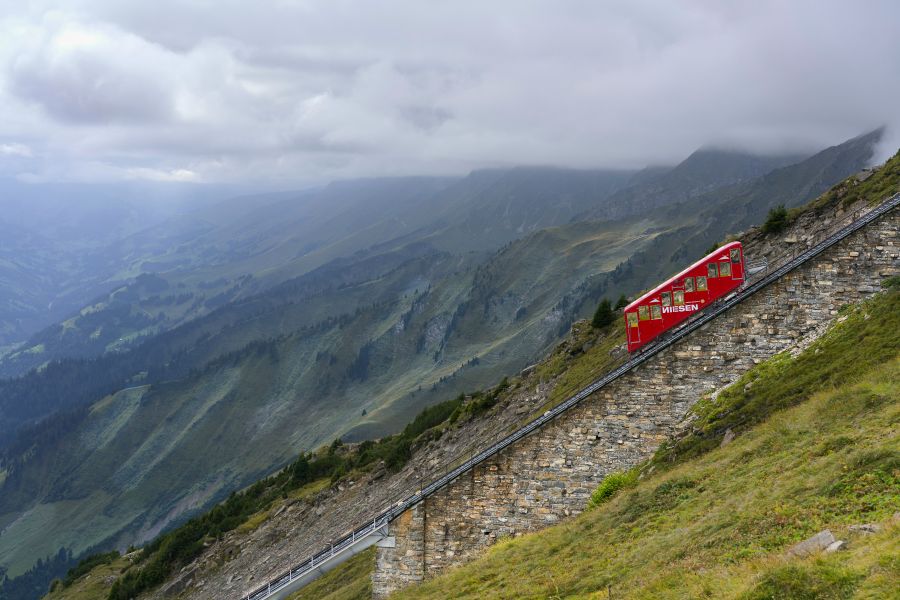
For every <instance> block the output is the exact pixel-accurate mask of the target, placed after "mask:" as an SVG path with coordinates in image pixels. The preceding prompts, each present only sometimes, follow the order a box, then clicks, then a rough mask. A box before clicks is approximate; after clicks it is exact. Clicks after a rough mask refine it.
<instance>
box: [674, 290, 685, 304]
mask: <svg viewBox="0 0 900 600" xmlns="http://www.w3.org/2000/svg"><path fill="white" fill-rule="evenodd" d="M675 306H684V292H682V291H681V290H679V291H677V292H675Z"/></svg>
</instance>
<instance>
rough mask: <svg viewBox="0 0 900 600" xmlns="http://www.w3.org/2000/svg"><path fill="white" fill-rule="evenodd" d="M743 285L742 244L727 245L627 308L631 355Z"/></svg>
mask: <svg viewBox="0 0 900 600" xmlns="http://www.w3.org/2000/svg"><path fill="white" fill-rule="evenodd" d="M743 281H744V249H743V247H742V246H741V243H740V242H731V243H730V244H725V245H724V246H722V247H721V248H719V249H718V250H716V251H715V252H713V253H711V254H708V255H707V256H705V257H704V258H703V259H701V260H698V261H697V262H695V263H694V264H692V265H691V266H690V267H688V268H687V269H685V270H684V271H682V272H681V273H679V274H678V275H676V276H675V277H672V278H671V279H669V280H667V281H666V282H664V283H662V284H660V285H659V286H657V287H655V288H653V289H652V290H650V291H649V292H647V293H646V294H644V295H643V296H641V297H640V298H638V299H637V300H635V301H634V302H632V303H631V304H629V305H628V306H626V307H625V330H626V331H627V332H628V333H627V336H628V351H629V352H634V351H635V350H637V349H638V348H640V347H642V346H644V345H645V344H647V343H649V342H651V341H653V340H654V339H655V338H656V337H657V336H659V335H660V334H661V333H663V332H664V331H666V330H668V329H671V328H672V327H674V326H675V325H678V324H679V323H681V322H682V321H684V320H685V319H687V318H688V317H690V316H691V315H692V314H694V313H696V312H697V311H700V310H703V309H704V308H706V306H707V305H708V304H709V303H710V302H713V301H714V300H716V299H717V298H721V297H722V296H725V295H726V294H728V293H729V292H731V291H732V290H734V289H735V288H737V287H738V286H740V285H741V283H743Z"/></svg>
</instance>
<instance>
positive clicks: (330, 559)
mask: <svg viewBox="0 0 900 600" xmlns="http://www.w3.org/2000/svg"><path fill="white" fill-rule="evenodd" d="M898 205H900V194H896V195H894V196H892V197H891V198H889V199H888V200H886V201H885V202H883V203H882V204H880V205H879V206H877V207H875V208H873V209H871V210H869V211H868V212H865V213H864V214H862V215H861V216H858V218H854V219H853V220H851V221H850V223H849V224H848V225H846V226H843V227H840V228H839V229H837V230H836V231H833V232H832V233H830V234H828V235H827V236H825V237H824V239H822V240H821V241H819V242H818V243H816V244H814V245H813V246H811V247H809V248H808V249H806V250H805V251H803V252H800V253H798V254H796V255H794V256H793V257H791V258H789V259H787V260H786V261H785V262H784V263H783V264H781V266H779V267H778V268H776V269H773V270H771V271H769V270H768V269H766V272H764V273H762V274H760V275H759V277H758V278H757V279H756V280H755V281H752V282H751V281H747V282H746V283H745V284H744V287H743V288H742V289H740V290H739V291H738V292H737V293H735V294H734V295H733V296H730V297H726V298H725V299H724V300H721V301H719V302H718V303H714V304H713V305H711V306H709V307H708V308H706V309H705V310H704V311H703V312H702V313H700V314H699V315H698V316H697V317H695V318H693V319H692V320H690V321H688V322H687V323H686V324H684V325H682V326H681V327H679V328H677V329H675V330H672V331H670V332H668V333H667V334H664V335H663V336H662V337H661V338H658V339H657V340H656V341H655V342H653V343H651V344H649V345H647V346H645V347H644V348H643V349H642V351H641V352H640V354H638V355H637V356H635V357H633V358H631V359H630V360H628V361H627V362H625V363H624V364H622V365H621V366H619V367H618V368H616V369H614V370H612V371H610V372H609V373H607V374H606V375H604V376H603V377H601V378H599V379H597V380H596V381H594V382H593V383H591V384H590V385H588V386H587V387H585V388H583V389H582V390H581V391H580V392H578V393H577V394H575V395H574V396H571V397H570V398H568V399H567V400H565V401H564V402H562V403H560V404H558V405H557V406H555V407H554V408H552V409H550V410H548V411H547V412H545V413H544V414H543V415H541V416H540V417H537V418H536V419H534V420H533V421H531V422H530V423H528V424H527V425H525V426H523V427H521V428H519V429H518V430H516V431H514V432H513V433H511V434H509V435H507V436H506V437H504V438H503V439H501V440H500V441H498V442H496V443H494V444H493V445H491V446H489V447H488V448H486V449H484V450H482V451H481V452H479V453H477V454H475V455H474V456H472V457H471V458H469V459H468V460H466V461H464V462H463V463H461V464H460V465H459V466H457V467H456V468H454V469H452V470H451V471H449V472H447V473H446V474H445V475H443V476H442V477H440V478H438V479H436V480H435V481H433V482H432V483H430V484H428V485H427V486H425V487H423V488H422V489H420V490H418V491H416V492H415V493H414V494H412V495H410V496H407V497H405V498H404V499H402V500H400V501H399V502H397V503H396V504H393V505H391V507H390V508H388V509H386V510H384V511H383V512H381V513H379V514H378V516H376V517H375V518H373V519H372V520H370V521H367V522H366V523H365V524H364V525H362V526H361V527H359V528H358V529H355V530H353V531H352V532H351V533H349V534H347V535H345V536H344V537H342V538H340V539H338V540H336V541H335V542H334V543H332V544H331V545H330V546H329V547H327V548H325V549H323V550H321V551H320V552H318V553H316V554H314V555H312V556H310V557H309V558H307V559H306V560H304V561H303V562H301V563H298V564H297V565H295V566H294V567H293V568H291V569H290V570H289V571H285V572H284V573H282V574H281V575H279V576H277V577H275V578H273V579H272V580H271V581H269V582H267V583H265V584H263V585H261V586H260V587H258V588H256V589H255V590H253V591H252V592H250V593H249V594H246V595H244V596H242V597H241V600H270V599H271V600H278V599H280V598H284V597H285V596H287V595H288V594H290V593H292V592H294V591H296V590H298V589H299V588H301V587H303V585H305V584H306V583H308V582H309V581H311V580H312V579H314V578H315V577H317V576H318V575H319V574H320V573H324V572H325V571H327V570H329V569H331V568H333V567H334V566H336V565H337V564H339V563H341V562H343V561H344V560H346V559H347V558H349V557H350V556H352V555H354V554H356V553H358V552H360V551H361V550H362V549H364V548H368V547H369V546H371V545H373V544H375V543H377V542H378V541H380V540H382V539H384V538H386V536H387V525H388V524H389V523H390V522H391V521H393V520H394V519H396V518H397V517H399V516H400V515H401V514H403V513H404V512H405V511H407V510H408V509H410V508H412V507H413V506H415V505H416V504H418V503H419V502H421V501H422V500H424V499H425V498H427V497H428V496H430V495H432V494H434V493H435V492H437V491H439V490H440V489H442V488H444V487H446V486H447V485H449V484H451V483H452V482H453V481H454V480H455V479H457V478H458V477H459V476H460V475H463V474H464V473H467V472H468V471H470V470H471V469H473V468H475V467H476V466H478V465H479V464H481V463H482V462H484V461H485V460H487V459H489V458H491V457H492V456H494V455H495V454H497V453H498V452H501V451H502V450H504V449H505V448H507V447H509V446H511V445H512V444H515V443H516V442H518V441H519V440H521V439H523V438H525V437H527V436H528V435H530V434H532V433H534V432H535V431H537V430H538V429H540V428H542V427H543V426H544V425H546V424H547V423H549V422H551V421H553V420H554V419H556V417H558V416H560V415H561V414H563V413H564V412H566V411H567V410H569V409H570V408H572V407H573V406H575V405H576V404H578V403H580V402H581V401H582V400H584V399H585V398H587V397H588V396H590V395H591V394H593V393H594V392H596V391H597V390H599V389H600V388H602V387H603V386H605V385H608V384H609V383H611V382H613V381H615V380H616V379H618V378H619V377H621V376H622V375H624V374H625V373H628V372H629V371H632V370H634V369H635V368H637V367H638V366H640V365H642V364H643V363H645V362H647V361H648V360H650V358H652V357H653V356H655V355H657V354H659V353H660V352H662V351H663V350H665V349H666V348H669V347H670V346H672V345H673V344H675V343H677V342H679V341H681V340H682V339H684V338H685V337H687V336H688V335H690V334H691V333H693V332H694V331H696V330H698V329H700V328H701V327H703V326H704V325H706V324H707V323H709V322H710V321H712V320H713V319H715V318H716V317H718V316H719V315H721V314H723V313H725V312H727V311H729V310H731V308H732V307H734V306H736V305H738V304H740V303H741V302H743V301H744V300H746V299H747V298H749V297H750V296H752V295H754V294H756V293H757V292H759V291H760V290H762V289H763V288H765V287H767V286H768V285H770V284H772V283H774V282H776V281H778V280H779V279H780V278H781V277H783V276H784V275H786V274H787V273H790V272H791V271H793V270H794V269H796V268H797V267H799V266H800V265H802V264H803V263H805V262H807V261H808V260H810V259H812V258H814V257H816V256H817V255H819V254H821V253H822V252H824V251H825V250H827V249H828V248H830V247H831V246H833V245H834V244H836V243H838V242H839V241H841V240H842V239H844V238H846V237H847V236H849V235H850V234H852V233H854V232H856V231H858V230H859V229H862V228H863V227H865V226H866V225H868V224H870V223H872V222H873V221H876V220H877V219H879V218H880V217H881V216H883V215H885V214H887V213H889V212H890V211H892V210H893V209H895V208H897V206H898ZM850 216H851V217H856V216H857V213H854V214H853V215H850ZM841 222H843V221H841Z"/></svg>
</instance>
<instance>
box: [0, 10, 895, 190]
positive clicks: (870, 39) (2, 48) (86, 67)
mask: <svg viewBox="0 0 900 600" xmlns="http://www.w3.org/2000/svg"><path fill="white" fill-rule="evenodd" d="M733 5H736V6H733ZM880 124H887V125H888V126H889V127H891V128H892V131H891V133H890V134H889V136H888V137H889V139H890V141H889V142H887V143H886V144H885V147H884V148H883V149H882V158H883V157H885V156H887V155H889V154H892V153H893V151H895V150H896V149H897V146H898V140H900V135H897V133H896V132H897V131H898V129H900V2H896V1H895V0H885V1H881V2H870V1H864V2H846V1H842V2H830V1H828V2H826V1H821V0H816V1H810V2H783V1H772V2H767V1H752V2H751V1H747V2H719V1H716V0H709V1H705V2H677V3H676V2H671V1H669V0H660V1H648V2H636V1H633V0H629V1H628V2H598V1H596V0H593V1H585V2H565V1H561V0H554V1H548V2H529V1H524V0H509V1H485V0H479V1H476V2H466V1H461V0H453V1H425V0H409V1H398V2H374V1H357V2H352V1H341V0H322V1H316V2H306V1H292V0H269V1H262V0H253V1H246V0H245V1H231V0H192V1H189V0H152V1H148V0H140V1H128V0H96V1H91V0H70V1H66V2H41V1H35V2H28V1H22V0H17V1H7V0H0V177H16V178H18V179H19V180H20V181H76V180H77V181H110V180H112V181H115V180H123V179H125V180H144V179H146V180H157V181H159V180H174V181H202V182H238V183H245V184H246V183H253V184H260V185H268V186H282V185H296V184H303V183H308V182H317V181H322V180H329V179H339V178H346V177H356V176H372V175H400V174H441V173H462V172H466V171H468V170H471V169H472V168H477V167H482V166H502V165H512V164H548V165H560V166H573V167H604V166H606V167H638V166H643V165H646V164H667V163H672V162H675V161H677V160H679V159H681V158H683V157H684V156H686V155H687V154H689V153H690V152H691V151H692V150H694V149H696V148H697V147H699V146H703V145H720V146H721V145H725V146H736V147H741V148H748V149H753V150H758V151H767V152H773V151H796V150H811V149H817V148H821V147H824V146H827V145H830V144H834V143H838V142H840V141H843V140H844V139H846V138H848V137H852V136H854V135H856V134H859V133H862V132H864V131H866V130H869V129H872V128H874V127H877V126H878V125H880Z"/></svg>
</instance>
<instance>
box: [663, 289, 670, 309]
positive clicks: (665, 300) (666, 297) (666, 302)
mask: <svg viewBox="0 0 900 600" xmlns="http://www.w3.org/2000/svg"><path fill="white" fill-rule="evenodd" d="M661 296H662V305H663V306H672V294H671V293H670V292H663V293H662V294H661Z"/></svg>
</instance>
